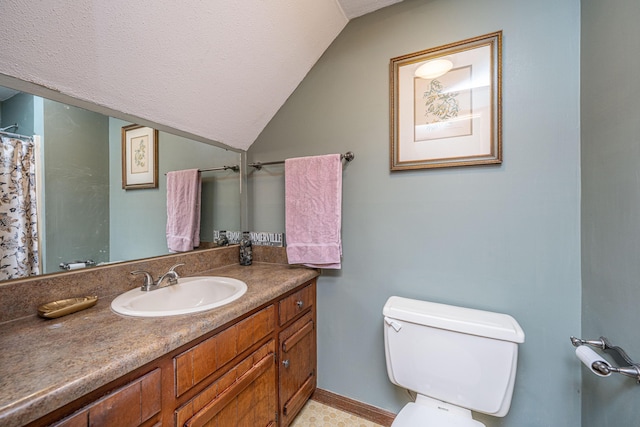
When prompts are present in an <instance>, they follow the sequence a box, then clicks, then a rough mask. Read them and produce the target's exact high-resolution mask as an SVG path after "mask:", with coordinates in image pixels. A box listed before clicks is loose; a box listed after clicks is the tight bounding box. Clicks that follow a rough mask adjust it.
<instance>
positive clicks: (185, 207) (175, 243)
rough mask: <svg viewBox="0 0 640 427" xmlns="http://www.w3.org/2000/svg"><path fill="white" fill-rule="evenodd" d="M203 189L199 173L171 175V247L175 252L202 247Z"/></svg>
mask: <svg viewBox="0 0 640 427" xmlns="http://www.w3.org/2000/svg"><path fill="white" fill-rule="evenodd" d="M200 187H201V184H200V173H199V172H198V169H188V170H182V171H175V172H169V173H167V246H168V247H169V250H170V251H171V252H184V251H190V250H192V249H193V248H194V247H197V246H199V245H200V194H201V191H200Z"/></svg>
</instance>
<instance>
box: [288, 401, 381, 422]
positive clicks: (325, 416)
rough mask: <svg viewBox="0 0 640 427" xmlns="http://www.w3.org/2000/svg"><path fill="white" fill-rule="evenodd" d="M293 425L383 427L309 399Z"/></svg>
mask: <svg viewBox="0 0 640 427" xmlns="http://www.w3.org/2000/svg"><path fill="white" fill-rule="evenodd" d="M291 427H382V426H381V425H380V424H376V423H374V422H371V421H367V420H365V419H362V418H358V417H356V416H355V415H351V414H349V413H348V412H343V411H341V410H339V409H335V408H332V407H330V406H326V405H323V404H322V403H318V402H316V401H315V400H309V401H308V402H307V403H306V405H305V406H304V407H303V408H302V411H300V414H298V416H297V417H296V419H295V420H293V423H291Z"/></svg>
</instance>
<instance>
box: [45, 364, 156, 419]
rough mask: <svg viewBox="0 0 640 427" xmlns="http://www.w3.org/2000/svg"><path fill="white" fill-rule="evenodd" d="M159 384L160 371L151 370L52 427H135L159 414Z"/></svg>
mask: <svg viewBox="0 0 640 427" xmlns="http://www.w3.org/2000/svg"><path fill="white" fill-rule="evenodd" d="M160 383H161V373H160V369H154V370H153V371H151V372H149V373H148V374H146V375H144V376H143V377H140V378H139V379H137V380H136V381H134V382H132V383H129V384H127V385H126V386H124V387H122V388H120V389H118V390H116V391H115V392H113V393H111V394H109V395H108V396H106V397H104V398H102V399H100V400H98V401H97V402H96V403H93V404H91V405H90V406H88V407H87V408H85V409H83V410H82V411H80V412H79V413H77V414H74V415H73V416H71V417H69V418H67V419H66V420H63V421H61V422H60V423H58V424H55V427H81V426H91V427H100V426H105V427H106V426H118V427H137V426H139V425H140V424H142V423H143V422H144V421H147V420H148V419H150V418H151V417H153V416H154V415H156V414H157V413H159V412H160V409H161V392H160V387H161V384H160Z"/></svg>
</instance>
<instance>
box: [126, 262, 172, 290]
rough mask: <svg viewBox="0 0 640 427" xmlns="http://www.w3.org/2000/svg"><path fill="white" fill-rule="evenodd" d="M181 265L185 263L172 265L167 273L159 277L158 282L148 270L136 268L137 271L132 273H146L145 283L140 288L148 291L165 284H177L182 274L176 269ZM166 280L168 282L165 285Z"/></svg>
mask: <svg viewBox="0 0 640 427" xmlns="http://www.w3.org/2000/svg"><path fill="white" fill-rule="evenodd" d="M181 265H184V264H176V265H174V266H172V267H171V268H170V269H169V271H167V272H166V273H164V274H163V275H162V276H160V277H159V278H158V281H157V282H154V281H153V277H151V274H149V272H147V271H143V270H136V271H132V272H131V274H144V283H143V284H142V286H141V287H140V290H141V291H144V292H147V291H152V290H154V289H160V288H163V287H165V286H171V285H175V284H177V283H178V279H179V278H180V275H179V274H178V272H177V271H175V269H176V268H177V267H180V266H181ZM165 281H166V282H167V284H166V285H163V283H164V282H165Z"/></svg>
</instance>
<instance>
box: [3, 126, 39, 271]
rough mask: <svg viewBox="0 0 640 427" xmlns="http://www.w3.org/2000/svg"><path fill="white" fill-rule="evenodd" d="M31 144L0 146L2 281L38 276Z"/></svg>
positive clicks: (12, 142)
mask: <svg viewBox="0 0 640 427" xmlns="http://www.w3.org/2000/svg"><path fill="white" fill-rule="evenodd" d="M34 151H35V150H34V145H33V142H32V141H22V140H19V139H13V138H5V137H3V138H2V144H1V146H0V280H7V279H16V278H19V277H27V276H30V275H34V274H38V273H39V272H40V269H39V251H38V222H37V215H36V212H37V211H36V189H35V182H36V179H35V155H34Z"/></svg>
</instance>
